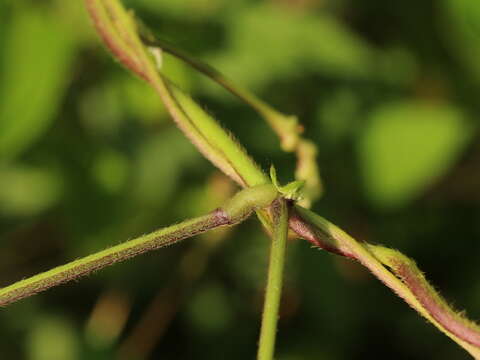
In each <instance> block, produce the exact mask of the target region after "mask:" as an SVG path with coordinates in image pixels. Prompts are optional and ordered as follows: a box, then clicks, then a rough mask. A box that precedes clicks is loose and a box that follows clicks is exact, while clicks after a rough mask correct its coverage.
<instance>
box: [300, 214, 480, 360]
mask: <svg viewBox="0 0 480 360" xmlns="http://www.w3.org/2000/svg"><path fill="white" fill-rule="evenodd" d="M290 227H291V228H292V229H293V230H294V231H295V232H296V233H297V234H298V235H299V236H301V237H302V238H304V239H306V240H308V241H310V242H311V243H312V244H313V245H314V246H316V247H321V248H323V249H325V250H327V251H330V252H333V253H336V254H339V255H342V256H346V257H349V258H352V259H355V260H357V261H358V262H360V263H361V264H362V265H363V266H365V267H366V268H368V269H369V270H370V271H371V272H372V274H373V275H375V276H376V277H377V278H378V279H379V280H380V281H381V282H383V283H384V284H385V285H386V286H388V287H389V288H390V289H392V290H393V291H394V292H395V293H396V294H397V295H398V296H399V297H401V298H402V299H403V300H404V301H405V302H406V303H407V304H409V305H410V306H411V307H412V308H413V309H415V310H416V311H418V312H419V314H420V315H422V316H424V317H425V318H426V319H427V320H429V321H430V322H431V323H432V324H433V325H434V326H436V327H437V328H438V329H439V330H440V331H442V332H443V333H444V334H445V335H447V336H448V337H449V338H451V339H452V340H453V341H455V342H456V343H457V344H458V345H460V346H461V347H463V348H464V349H465V350H466V351H468V352H469V353H470V354H471V355H472V356H473V357H474V358H475V359H480V326H478V325H477V324H475V323H474V322H473V321H471V320H469V319H467V318H466V317H465V316H464V314H462V313H459V312H457V311H455V310H453V309H452V307H451V306H450V305H449V304H448V303H447V302H446V301H445V299H443V298H442V297H441V296H440V294H439V293H438V292H437V291H436V290H435V289H434V288H433V286H432V285H430V284H429V282H428V281H427V280H426V278H425V276H424V275H423V273H422V272H421V271H420V270H419V269H418V267H417V266H416V264H415V262H414V261H413V260H411V259H409V258H408V257H407V256H405V255H403V254H402V253H401V252H399V251H397V250H394V249H389V248H386V247H383V246H379V245H371V244H368V243H365V242H359V241H356V240H355V239H353V238H352V237H351V236H350V235H348V234H347V233H345V232H344V231H342V230H341V229H339V228H338V227H337V226H335V225H333V224H332V223H330V222H329V221H327V220H326V219H324V218H322V217H320V216H318V215H317V214H315V213H313V212H311V211H309V210H307V209H304V208H301V207H299V206H296V207H295V209H294V210H293V211H292V215H291V217H290Z"/></svg>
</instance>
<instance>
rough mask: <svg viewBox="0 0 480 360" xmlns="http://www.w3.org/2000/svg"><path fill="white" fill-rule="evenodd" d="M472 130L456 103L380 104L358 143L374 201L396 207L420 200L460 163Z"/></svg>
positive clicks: (362, 166)
mask: <svg viewBox="0 0 480 360" xmlns="http://www.w3.org/2000/svg"><path fill="white" fill-rule="evenodd" d="M470 129H471V128H470V127H469V126H467V123H466V121H465V118H464V116H463V114H462V113H461V111H459V110H458V108H456V107H455V106H453V105H448V104H431V103H425V102H398V103H391V104H386V105H382V106H381V107H379V108H377V109H375V110H374V111H373V112H372V114H371V115H370V119H369V123H368V124H367V125H366V126H365V129H364V131H363V135H362V137H361V138H360V139H359V145H358V153H359V161H360V166H361V170H362V173H363V176H364V183H365V188H366V192H367V195H368V197H369V199H370V201H371V202H372V203H374V204H375V205H378V206H381V207H388V208H395V207H400V206H403V205H406V204H407V203H408V202H409V201H411V200H413V199H415V198H416V197H417V196H418V195H419V194H421V193H422V192H423V191H424V190H425V189H426V188H427V187H428V186H429V185H431V184H432V182H433V181H435V180H436V179H438V178H439V177H440V176H442V175H444V174H445V172H446V171H448V170H449V169H450V167H451V166H452V165H453V164H454V163H455V161H456V160H457V159H458V156H459V154H460V153H461V151H462V150H463V149H464V148H465V145H466V144H467V141H468V140H469V139H470V138H471V133H470Z"/></svg>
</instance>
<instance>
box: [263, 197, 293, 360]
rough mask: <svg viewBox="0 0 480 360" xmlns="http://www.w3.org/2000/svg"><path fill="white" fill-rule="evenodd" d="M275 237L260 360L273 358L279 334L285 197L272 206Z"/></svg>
mask: <svg viewBox="0 0 480 360" xmlns="http://www.w3.org/2000/svg"><path fill="white" fill-rule="evenodd" d="M271 211H272V218H273V227H274V230H273V237H272V245H271V249H270V264H269V268H268V282H267V289H266V293H265V303H264V308H263V317H262V328H261V331H260V342H259V348H258V356H257V359H258V360H271V359H273V355H274V351H275V338H276V334H277V321H278V310H279V307H280V298H281V293H282V282H283V269H284V264H285V250H286V246H287V232H288V209H287V205H286V202H285V200H284V199H277V200H276V201H275V202H274V203H273V204H272V206H271Z"/></svg>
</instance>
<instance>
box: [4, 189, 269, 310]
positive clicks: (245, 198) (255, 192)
mask: <svg viewBox="0 0 480 360" xmlns="http://www.w3.org/2000/svg"><path fill="white" fill-rule="evenodd" d="M277 195H278V194H277V191H276V189H275V187H274V186H273V185H271V184H268V185H260V186H256V187H252V188H248V189H245V190H242V191H240V192H238V193H237V194H236V195H235V196H234V197H233V198H232V199H231V200H229V201H228V202H227V203H226V204H225V205H224V206H223V207H221V208H219V209H216V210H214V211H212V212H211V213H210V214H207V215H204V216H200V217H197V218H194V219H190V220H186V221H183V222H181V223H179V224H175V225H172V226H169V227H166V228H163V229H160V230H157V231H155V232H153V233H151V234H148V235H143V236H140V237H138V238H136V239H133V240H129V241H126V242H124V243H122V244H119V245H116V246H113V247H111V248H108V249H106V250H103V251H100V252H97V253H95V254H92V255H89V256H87V257H84V258H82V259H79V260H76V261H72V262H70V263H68V264H65V265H62V266H59V267H56V268H54V269H52V270H49V271H47V272H44V273H41V274H38V275H35V276H33V277H30V278H28V279H25V280H22V281H19V282H16V283H14V284H12V285H10V286H7V287H5V288H3V289H0V306H6V305H8V304H11V303H13V302H15V301H18V300H21V299H23V298H26V297H28V296H32V295H35V294H37V293H39V292H41V291H44V290H47V289H49V288H51V287H53V286H56V285H60V284H62V283H65V282H67V281H70V280H73V279H77V278H79V277H81V276H85V275H88V274H89V273H91V272H92V271H95V270H99V269H102V268H104V267H106V266H109V265H113V264H115V263H118V262H121V261H125V260H127V259H130V258H132V257H134V256H137V255H140V254H143V253H145V252H148V251H152V250H156V249H158V248H161V247H164V246H167V245H171V244H174V243H176V242H179V241H181V240H183V239H186V238H189V237H192V236H195V235H198V234H201V233H204V232H206V231H209V230H212V229H215V228H218V227H220V226H225V225H235V224H238V223H240V222H242V221H243V220H245V219H246V218H248V217H249V216H250V214H251V213H252V212H253V211H255V210H258V209H261V208H265V207H268V206H269V205H270V204H271V203H272V201H273V200H275V198H276V197H277Z"/></svg>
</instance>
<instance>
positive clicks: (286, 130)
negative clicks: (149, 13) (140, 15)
mask: <svg viewBox="0 0 480 360" xmlns="http://www.w3.org/2000/svg"><path fill="white" fill-rule="evenodd" d="M137 23H138V27H139V33H140V38H141V40H142V41H143V42H144V43H145V44H146V45H147V46H149V47H151V48H152V49H161V50H162V51H165V52H167V53H169V54H171V55H173V56H175V57H177V58H179V59H180V60H182V61H184V62H185V63H187V64H189V65H190V66H192V67H193V68H194V69H196V70H198V71H199V72H201V73H203V74H204V75H205V76H207V77H209V78H210V79H212V80H213V81H215V82H216V83H218V84H219V85H221V86H223V87H224V88H225V89H226V90H228V91H229V92H230V93H232V94H233V95H235V96H237V97H238V98H239V99H240V100H242V101H243V102H244V103H246V104H247V105H249V106H250V107H252V108H253V109H254V110H255V111H257V112H258V113H259V114H260V116H262V117H263V118H264V119H265V121H266V122H267V123H268V125H269V126H270V127H271V128H272V130H273V131H274V132H275V133H276V134H277V136H278V137H279V138H280V144H281V146H282V149H283V150H284V151H287V152H295V154H296V156H297V169H296V171H295V177H296V179H297V180H303V181H305V186H304V189H305V191H304V194H303V200H302V201H301V205H302V206H305V207H310V205H311V203H312V202H313V201H314V200H316V199H318V198H319V197H320V196H321V194H322V191H323V190H322V189H323V186H322V183H321V179H320V175H319V169H318V165H317V162H316V160H317V148H316V146H315V144H313V143H312V142H311V141H309V140H305V139H304V138H302V136H301V134H302V133H303V126H301V125H300V124H299V122H298V119H297V118H296V117H295V116H289V115H285V114H282V113H280V112H279V111H277V110H275V109H274V108H272V107H271V106H270V105H268V104H267V103H265V102H264V101H262V100H261V99H260V98H258V97H257V96H256V95H255V94H253V93H252V92H250V91H249V90H247V89H245V88H243V87H241V86H239V85H237V84H234V83H233V82H232V81H231V80H230V79H228V78H227V77H226V76H224V75H223V74H222V73H221V72H220V71H218V70H216V69H215V68H213V67H211V66H210V65H208V64H206V63H204V62H202V61H200V60H198V59H196V58H194V57H193V56H190V55H188V54H186V53H185V52H183V51H181V50H179V49H177V48H176V47H175V46H173V45H170V44H169V43H168V42H166V41H164V40H161V39H159V38H157V37H155V36H154V34H153V32H152V31H151V30H150V29H148V28H147V27H146V26H145V25H144V24H143V23H142V22H141V21H140V20H138V19H137Z"/></svg>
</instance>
